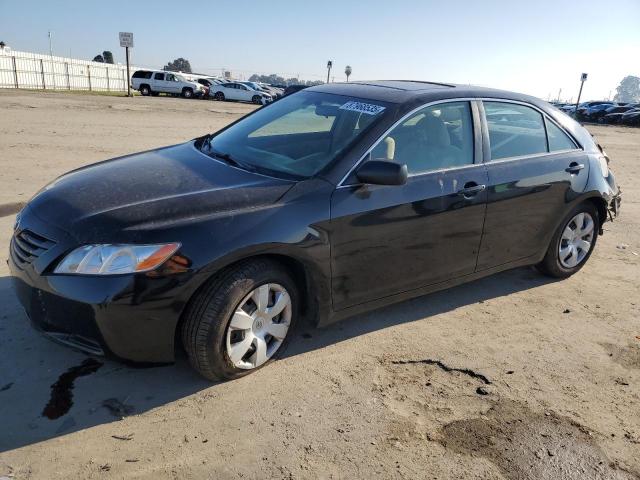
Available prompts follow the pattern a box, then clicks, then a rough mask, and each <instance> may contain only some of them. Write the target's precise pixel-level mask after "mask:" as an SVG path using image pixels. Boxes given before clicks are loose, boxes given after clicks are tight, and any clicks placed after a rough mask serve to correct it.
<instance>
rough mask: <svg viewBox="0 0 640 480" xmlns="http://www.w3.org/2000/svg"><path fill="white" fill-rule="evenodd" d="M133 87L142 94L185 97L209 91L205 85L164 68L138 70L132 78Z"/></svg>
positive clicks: (202, 94)
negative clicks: (163, 69) (164, 94)
mask: <svg viewBox="0 0 640 480" xmlns="http://www.w3.org/2000/svg"><path fill="white" fill-rule="evenodd" d="M131 87H132V88H133V89H134V90H138V91H139V92H140V94H141V95H158V94H160V93H168V94H170V95H181V96H183V97H184V98H192V97H202V96H204V95H206V94H207V93H208V92H207V90H206V88H205V87H204V85H200V84H199V83H197V82H193V81H189V80H187V79H185V78H184V77H183V76H182V75H180V74H178V73H174V72H165V71H162V70H138V71H136V72H135V73H134V74H133V76H132V78H131Z"/></svg>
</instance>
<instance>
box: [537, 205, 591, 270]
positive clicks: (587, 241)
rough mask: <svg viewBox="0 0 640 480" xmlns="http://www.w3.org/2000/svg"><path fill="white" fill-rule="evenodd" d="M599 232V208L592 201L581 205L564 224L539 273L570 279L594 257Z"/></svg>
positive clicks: (541, 263) (538, 266) (556, 235)
mask: <svg viewBox="0 0 640 480" xmlns="http://www.w3.org/2000/svg"><path fill="white" fill-rule="evenodd" d="M599 230H600V220H599V218H598V212H597V210H596V208H595V206H594V205H593V204H592V203H591V202H586V203H583V204H581V205H578V206H577V207H576V208H574V209H573V210H572V211H571V212H570V213H569V214H568V215H567V217H566V218H565V220H564V221H563V222H562V223H561V224H560V228H559V229H558V230H557V231H556V233H555V235H554V236H553V239H552V240H551V245H549V249H548V250H547V253H546V255H545V257H544V259H543V260H542V262H540V263H539V264H538V265H537V268H538V270H540V271H541V272H542V273H544V274H545V275H549V276H551V277H556V278H567V277H570V276H571V275H573V274H574V273H576V272H577V271H578V270H580V269H581V268H582V267H583V266H584V264H585V263H586V262H587V260H588V259H589V257H590V256H591V252H593V248H594V247H595V246H596V240H597V239H598V231H599Z"/></svg>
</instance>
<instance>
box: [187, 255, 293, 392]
mask: <svg viewBox="0 0 640 480" xmlns="http://www.w3.org/2000/svg"><path fill="white" fill-rule="evenodd" d="M297 316H298V292H297V289H296V285H295V282H294V281H293V279H292V278H291V276H290V275H289V273H288V272H287V271H286V270H285V269H284V268H283V267H282V266H280V265H279V264H278V263H275V262H273V261H270V260H266V259H260V260H253V261H247V262H244V263H240V264H239V265H237V266H236V267H233V268H231V269H228V270H225V271H223V272H222V273H221V274H220V275H219V276H218V277H216V278H214V279H213V280H212V281H211V282H210V283H209V284H208V285H207V286H206V287H205V288H204V289H203V290H202V292H200V293H198V294H197V296H196V297H195V298H194V299H193V300H192V301H191V302H190V304H189V306H188V307H187V310H186V311H185V319H184V323H183V326H182V341H183V345H184V347H185V350H186V352H187V355H188V356H189V361H190V362H191V365H192V366H193V367H194V368H195V369H196V370H197V371H198V372H199V373H200V374H201V375H202V376H204V377H205V378H207V379H209V380H227V379H233V378H238V377H241V376H243V375H247V374H249V373H251V372H252V371H254V370H257V369H259V368H261V367H263V366H264V365H266V364H267V363H269V362H270V361H271V360H273V359H274V358H277V356H278V355H281V354H282V352H283V350H284V347H285V345H286V343H287V341H288V340H289V338H290V337H291V330H292V329H293V326H294V325H295V322H296V319H297Z"/></svg>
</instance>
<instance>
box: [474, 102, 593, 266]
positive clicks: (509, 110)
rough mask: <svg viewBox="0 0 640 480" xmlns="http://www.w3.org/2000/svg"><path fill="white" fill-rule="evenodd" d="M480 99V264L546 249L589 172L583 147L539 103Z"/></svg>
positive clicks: (536, 252) (490, 264)
mask: <svg viewBox="0 0 640 480" xmlns="http://www.w3.org/2000/svg"><path fill="white" fill-rule="evenodd" d="M482 105H483V110H484V115H483V119H484V124H483V127H484V138H485V140H486V143H487V148H486V149H485V162H486V165H487V173H488V177H489V185H488V187H489V188H488V199H487V214H486V219H485V224H484V232H483V236H482V244H481V246H480V254H479V256H478V270H484V269H487V268H491V267H496V266H499V265H503V264H506V263H509V262H513V261H517V260H522V259H526V258H528V257H533V256H536V255H539V254H540V252H542V251H545V250H546V248H547V246H548V245H549V242H550V240H551V236H552V235H553V232H554V230H555V229H556V227H557V224H558V222H559V221H560V220H561V219H562V218H563V216H564V215H565V214H566V211H567V208H568V204H569V203H570V202H571V201H572V200H573V199H574V198H576V196H577V195H579V194H580V193H581V192H582V191H583V190H584V188H585V185H586V182H587V177H588V175H589V171H588V169H589V161H588V158H587V155H586V154H585V153H584V151H583V150H582V149H581V148H579V147H578V144H577V143H576V142H575V140H574V139H572V138H571V136H570V135H569V134H568V133H567V132H566V131H564V130H563V129H562V128H561V127H560V126H559V125H558V124H556V123H555V122H554V121H553V120H551V119H550V118H549V117H548V116H547V115H546V114H544V113H543V112H542V111H541V110H539V109H538V108H537V107H535V106H533V105H529V104H526V103H521V102H512V101H508V100H495V101H494V100H491V101H489V100H486V101H483V103H482Z"/></svg>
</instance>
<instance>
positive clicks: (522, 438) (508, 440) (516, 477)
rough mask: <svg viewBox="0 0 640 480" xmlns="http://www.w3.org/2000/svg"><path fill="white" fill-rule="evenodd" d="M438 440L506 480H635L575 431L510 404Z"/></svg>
mask: <svg viewBox="0 0 640 480" xmlns="http://www.w3.org/2000/svg"><path fill="white" fill-rule="evenodd" d="M441 434H442V437H441V439H440V440H439V441H440V443H441V444H442V445H443V446H444V447H445V448H447V449H448V450H451V451H454V452H456V453H460V454H465V455H472V456H480V457H484V458H486V459H487V460H489V461H490V462H491V463H493V464H494V465H496V467H498V468H499V469H500V471H501V472H502V473H503V475H504V476H505V477H506V478H508V479H510V480H578V479H579V480H583V479H599V480H632V479H633V480H640V475H638V474H637V473H634V472H631V471H629V470H627V469H625V468H624V467H623V466H620V465H618V464H617V463H615V462H612V461H611V460H609V459H608V458H607V456H606V454H605V453H604V452H603V451H602V449H601V448H600V447H599V446H598V445H597V444H596V443H595V441H594V439H593V437H592V436H591V435H590V433H589V432H588V430H587V429H585V428H584V427H582V426H581V425H579V424H577V423H575V422H573V421H572V420H570V419H569V418H566V417H562V416H559V415H556V414H554V413H546V414H542V413H535V412H532V411H531V410H529V409H528V408H527V407H526V406H525V405H523V404H520V403H518V402H514V401H510V400H507V401H500V402H499V403H496V404H494V405H493V406H492V407H491V408H490V409H489V411H488V412H487V413H486V415H483V416H482V417H480V418H471V419H465V420H459V421H454V422H451V423H449V424H447V425H445V426H444V427H443V429H442V431H441Z"/></svg>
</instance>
